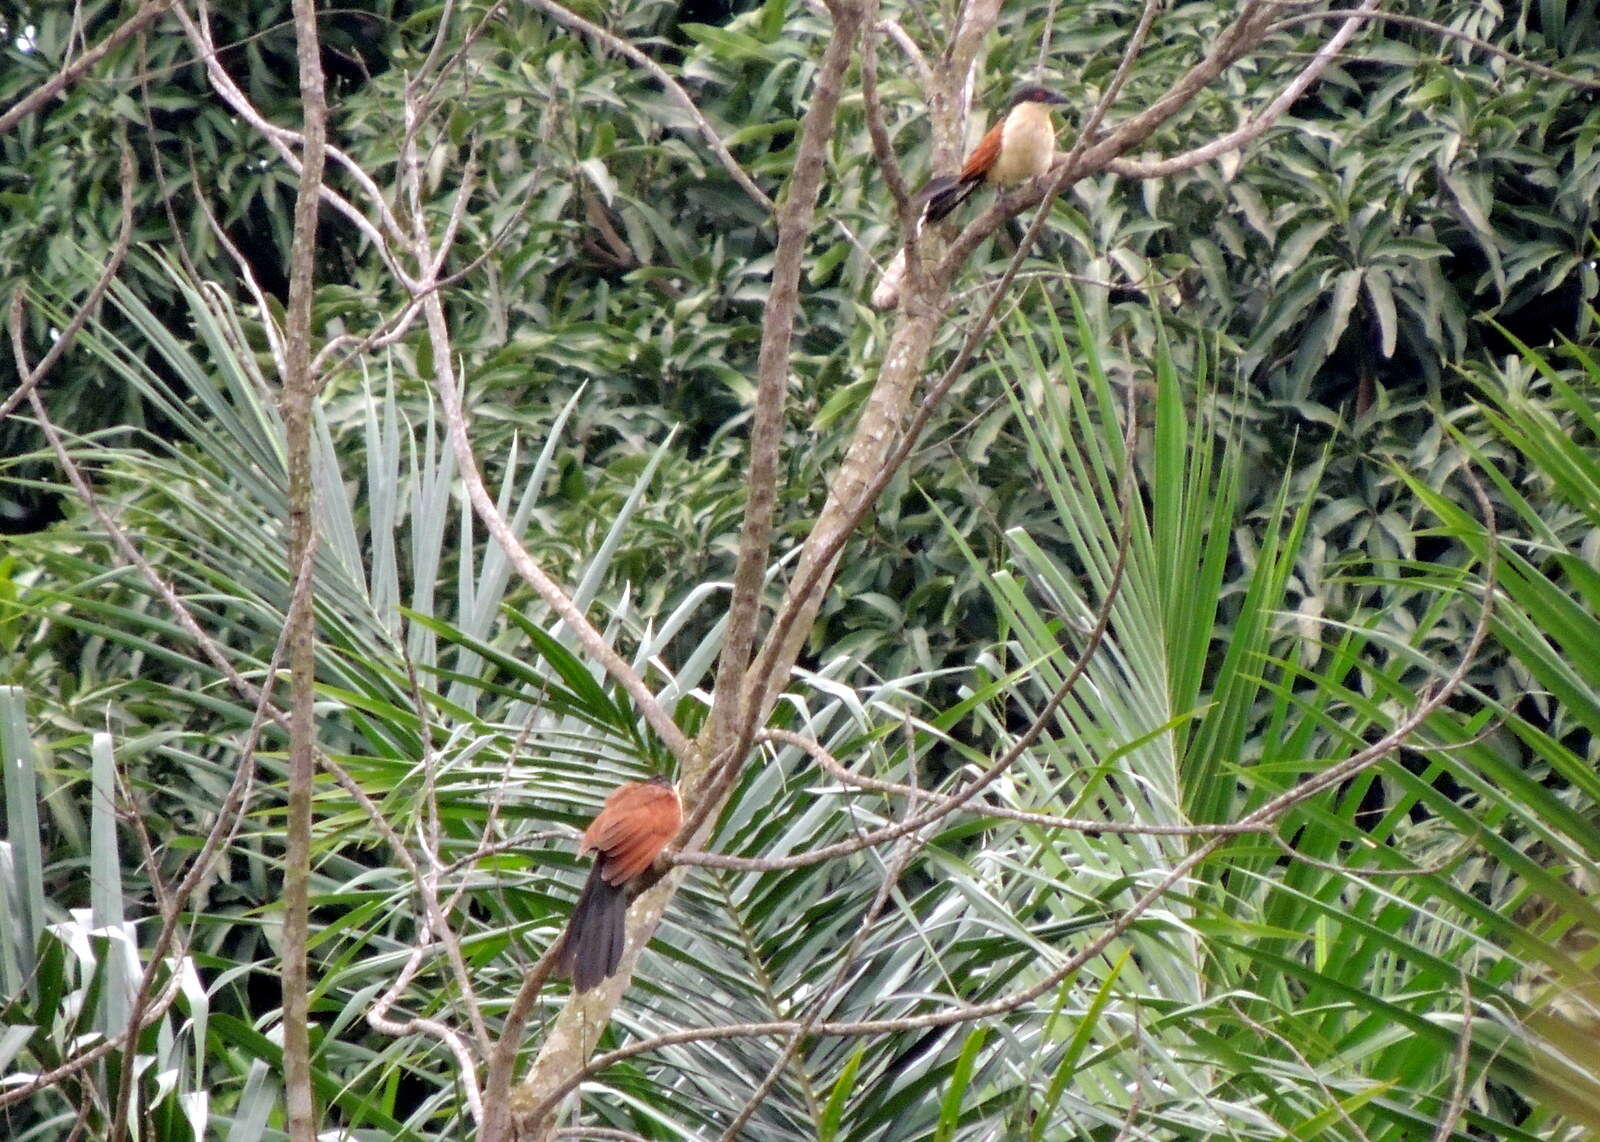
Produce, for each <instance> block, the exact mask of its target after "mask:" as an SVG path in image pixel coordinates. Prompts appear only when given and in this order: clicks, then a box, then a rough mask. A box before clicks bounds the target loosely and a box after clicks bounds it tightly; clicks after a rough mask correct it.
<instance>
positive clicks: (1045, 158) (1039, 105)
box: [872, 84, 1067, 309]
mask: <svg viewBox="0 0 1600 1142" xmlns="http://www.w3.org/2000/svg"><path fill="white" fill-rule="evenodd" d="M1065 102H1067V100H1066V99H1065V98H1064V97H1062V96H1060V95H1057V94H1056V93H1055V92H1053V91H1051V90H1050V89H1049V88H1047V87H1040V86H1038V85H1036V84H1035V85H1030V86H1028V87H1024V88H1023V89H1022V90H1021V91H1019V92H1017V94H1016V95H1015V97H1013V99H1012V101H1011V107H1010V109H1009V110H1008V111H1007V112H1006V114H1005V117H1004V118H1003V119H1001V120H1000V122H998V123H996V124H995V125H994V126H993V127H991V128H989V131H988V133H986V134H985V135H984V136H983V138H982V139H980V140H978V145H977V146H975V147H973V148H972V151H971V153H970V154H968V155H967V160H966V162H964V163H963V164H962V165H961V172H960V173H959V174H957V175H955V176H954V177H950V176H944V177H941V178H935V179H932V180H930V181H929V182H928V184H927V185H926V186H924V187H923V188H922V189H921V190H920V191H919V192H918V193H917V201H918V202H919V203H920V204H921V205H922V214H921V216H920V218H919V219H918V221H917V235H918V236H920V235H921V233H922V227H923V226H926V225H928V224H930V223H935V222H939V221H942V220H943V219H944V218H946V217H948V216H949V214H950V213H951V211H953V210H955V208H956V207H958V206H960V205H961V204H962V203H963V202H965V201H966V200H967V199H968V198H971V197H972V195H973V194H974V193H975V192H976V191H977V189H978V188H979V187H980V186H994V187H1001V188H1003V187H1010V186H1016V185H1018V184H1020V183H1024V182H1027V181H1028V180H1029V179H1033V178H1038V177H1039V176H1040V175H1042V174H1044V173H1045V171H1047V170H1049V169H1050V164H1051V163H1053V162H1054V161H1055V157H1056V127H1055V123H1054V121H1053V120H1052V119H1051V117H1050V108H1051V107H1052V106H1053V105H1055V104H1058V103H1065ZM905 257H906V255H905V251H904V250H901V251H900V252H899V254H897V255H896V256H895V259H894V261H892V262H891V263H890V264H889V268H888V269H887V270H885V271H884V274H883V277H882V278H880V279H879V281H878V286H877V288H876V289H874V290H873V291H872V304H873V305H874V306H876V307H877V308H878V309H889V308H891V307H893V306H894V305H896V304H897V303H898V302H899V300H900V286H901V284H902V283H903V281H904V278H905Z"/></svg>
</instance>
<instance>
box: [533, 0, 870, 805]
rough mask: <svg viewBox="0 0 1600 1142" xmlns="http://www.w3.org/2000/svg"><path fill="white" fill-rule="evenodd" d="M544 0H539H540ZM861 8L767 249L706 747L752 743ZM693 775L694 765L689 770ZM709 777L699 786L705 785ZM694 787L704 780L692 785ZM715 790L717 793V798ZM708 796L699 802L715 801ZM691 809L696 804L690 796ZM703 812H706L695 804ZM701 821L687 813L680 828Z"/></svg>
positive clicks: (825, 74) (828, 66)
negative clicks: (828, 192) (750, 712)
mask: <svg viewBox="0 0 1600 1142" xmlns="http://www.w3.org/2000/svg"><path fill="white" fill-rule="evenodd" d="M536 2H542V0H536ZM862 18H863V13H862V10H861V9H860V8H859V7H857V6H855V5H843V6H841V7H840V8H839V9H838V10H837V11H836V12H835V14H834V25H833V35H832V36H831V37H830V38H829V40H828V48H827V51H826V52H824V53H823V57H822V66H821V67H819V68H818V69H817V82H816V86H815V87H814V88H813V90H812V92H811V98H810V105H809V106H808V107H807V109H806V114H805V117H804V119H803V120H802V121H801V126H800V147H799V152H798V154H797V155H796V157H795V165H794V171H793V173H792V174H791V175H790V177H789V183H788V186H787V188H786V190H785V192H784V197H783V205H782V207H780V208H779V211H778V248H777V251H776V252H775V254H774V257H773V266H772V288H771V290H770V291H769V292H768V294H767V303H766V306H765V308H764V310H763V312H762V319H761V349H760V353H759V355H758V357H757V360H756V402H755V422H754V424H753V426H752V428H751V432H750V461H749V467H748V478H747V481H746V484H747V486H748V488H749V494H748V496H747V499H746V501H745V510H744V523H743V527H742V528H741V530H740V535H739V560H738V564H737V565H736V567H735V568H734V573H733V596H732V599H731V601H730V602H729V604H728V626H727V631H726V634H725V635H724V637H723V644H722V653H721V654H720V655H719V656H718V659H717V681H716V689H715V693H714V696H713V699H712V727H711V737H710V739H709V741H708V742H707V743H706V745H707V746H708V747H709V748H707V749H706V753H707V754H713V753H717V752H719V751H721V750H722V749H723V748H725V747H726V746H728V745H729V744H732V745H733V751H734V756H736V757H737V756H741V755H742V754H743V753H744V752H746V751H748V750H749V748H750V746H749V734H748V733H742V732H740V727H742V726H743V725H744V724H745V723H746V719H745V718H744V716H743V710H742V709H741V708H740V703H741V701H742V700H743V694H742V685H741V681H742V679H743V677H744V672H745V669H746V668H747V667H748V666H749V663H750V649H751V646H752V644H753V643H754V641H755V627H756V618H757V616H758V615H759V613H760V609H761V593H762V589H763V587H764V586H765V585H766V572H767V559H768V556H769V555H770V554H771V549H772V518H773V513H774V510H775V508H776V504H777V499H778V460H779V451H780V447H781V445H782V443H783V440H782V437H783V421H784V410H785V408H786V407H787V401H786V400H785V397H786V395H787V390H788V386H789V347H790V344H791V342H792V341H793V338H794V322H795V312H796V310H797V309H798V307H799V304H800V270H801V268H802V265H803V263H804V259H805V250H806V239H807V237H808V236H809V235H810V233H811V224H812V219H813V217H814V216H815V213H816V204H817V195H818V194H819V193H820V192H821V189H822V175H823V169H824V167H823V160H824V159H825V157H826V155H827V151H828V143H829V141H830V140H832V138H833V130H834V116H835V112H836V111H837V109H838V106H839V98H840V96H841V95H842V94H843V83H844V72H845V68H847V67H848V66H849V64H850V60H851V57H852V56H853V55H854V54H855V46H856V37H857V34H858V33H859V31H860V28H861V24H862ZM691 776H692V777H694V778H696V779H698V778H699V777H700V774H698V773H695V774H691ZM711 789H712V787H711V785H707V786H706V787H705V789H704V790H703V791H704V792H707V793H709V792H711ZM689 792H690V793H691V794H693V795H698V794H700V793H701V792H702V789H700V788H693V789H691V790H689ZM717 800H720V798H718V799H717ZM715 805H716V801H714V800H712V799H711V798H707V804H706V805H705V807H704V808H705V812H710V811H711V810H712V809H713V808H715ZM695 810H696V813H698V812H699V810H700V806H699V805H698V804H697V805H696V806H695ZM700 818H701V819H703V814H700ZM698 823H699V821H698V820H697V819H696V816H695V814H691V817H690V821H689V824H688V826H687V829H686V831H687V832H688V833H693V832H694V830H695V828H696V826H697V825H698Z"/></svg>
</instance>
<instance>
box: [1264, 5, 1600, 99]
mask: <svg viewBox="0 0 1600 1142" xmlns="http://www.w3.org/2000/svg"><path fill="white" fill-rule="evenodd" d="M1334 19H1359V20H1382V21H1384V22H1386V23H1390V24H1404V25H1406V26H1407V27H1412V28H1421V29H1423V30H1424V31H1428V32H1432V33H1433V34H1434V35H1436V36H1445V37H1447V38H1449V39H1452V40H1460V41H1461V42H1462V43H1464V44H1467V45H1469V46H1471V47H1474V48H1477V49H1478V50H1479V51H1481V52H1486V53H1488V54H1489V55H1492V56H1495V57H1496V58H1498V59H1503V60H1505V61H1506V62H1507V63H1509V64H1511V65H1513V66H1515V67H1518V68H1521V69H1522V70H1524V71H1529V72H1532V73H1533V74H1534V75H1537V76H1539V77H1540V78H1541V79H1553V80H1556V81H1557V82H1558V83H1570V84H1572V85H1573V86H1575V87H1584V88H1588V89H1589V90H1590V91H1600V80H1597V79H1585V78H1584V77H1583V76H1581V75H1569V74H1567V73H1566V72H1564V71H1557V70H1556V69H1555V68H1553V67H1546V66H1545V65H1544V64H1542V63H1535V62H1534V61H1533V60H1531V59H1527V58H1525V57H1523V56H1519V55H1518V54H1517V53H1516V52H1511V51H1507V50H1506V49H1505V48H1502V47H1499V46H1497V45H1495V44H1491V43H1490V42H1489V41H1488V40H1481V39H1479V38H1478V37H1477V36H1473V35H1468V34H1467V33H1466V32H1463V31H1460V30H1459V29H1457V28H1452V27H1450V26H1449V25H1448V24H1441V23H1439V22H1438V21H1437V20H1428V19H1425V18H1423V17H1422V16H1410V15H1407V14H1406V13H1404V12H1384V11H1379V10H1375V9H1372V8H1368V7H1365V6H1363V7H1361V8H1326V9H1323V10H1322V11H1318V12H1300V13H1296V14H1295V15H1293V16H1285V17H1284V18H1283V19H1281V20H1279V21H1278V22H1277V23H1275V24H1273V25H1272V30H1273V31H1277V30H1278V29H1280V28H1288V27H1291V26H1293V25H1295V24H1308V23H1311V22H1313V21H1316V20H1334Z"/></svg>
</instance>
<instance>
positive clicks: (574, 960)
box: [555, 860, 628, 991]
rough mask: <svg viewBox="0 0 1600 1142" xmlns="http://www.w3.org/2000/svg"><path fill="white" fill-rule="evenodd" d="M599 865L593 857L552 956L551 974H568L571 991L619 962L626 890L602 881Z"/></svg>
mask: <svg viewBox="0 0 1600 1142" xmlns="http://www.w3.org/2000/svg"><path fill="white" fill-rule="evenodd" d="M601 864H602V862H601V861H599V860H596V861H595V862H594V867H593V868H591V869H590V870H589V879H588V880H586V881H584V883H583V892H582V893H580V894H579V896H578V903H577V905H576V906H575V907H574V908H573V909H572V919H571V920H569V921H567V931H566V934H565V935H564V936H562V937H561V951H560V952H559V953H557V955H556V964H555V974H556V975H557V976H569V977H570V978H571V979H572V987H573V990H575V991H588V990H589V989H590V988H591V987H594V986H595V985H596V984H598V983H599V982H600V981H601V980H603V979H605V978H606V977H607V976H609V975H611V974H613V973H614V972H615V971H616V970H617V965H618V964H620V963H621V962H622V943H623V937H624V935H625V934H626V925H625V921H626V919H627V915H628V893H627V890H626V889H625V888H623V887H621V886H620V885H611V884H607V883H606V882H605V878H604V877H602V876H601V875H600V865H601Z"/></svg>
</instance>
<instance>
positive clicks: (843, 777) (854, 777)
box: [685, 729, 1267, 864]
mask: <svg viewBox="0 0 1600 1142" xmlns="http://www.w3.org/2000/svg"><path fill="white" fill-rule="evenodd" d="M756 740H757V741H770V742H781V743H782V744H784V745H791V746H794V747H795V748H796V749H799V750H803V751H804V752H805V753H807V754H809V755H810V756H811V757H812V759H813V760H815V761H816V763H817V764H818V765H820V766H821V767H822V768H823V769H824V770H825V771H826V772H827V773H828V774H829V775H830V776H832V777H834V778H837V779H838V780H840V781H842V782H844V783H845V784H846V785H853V786H855V787H856V788H858V789H867V790H871V791H872V792H875V793H887V794H890V795H892V796H895V797H907V798H910V799H911V800H913V801H936V802H940V803H943V802H944V801H945V800H946V795H945V794H942V793H935V792H933V791H932V790H929V789H921V788H919V787H917V786H915V785H902V784H900V783H899V782H897V781H885V780H883V779H882V778H877V777H867V776H864V775H862V774H859V773H853V772H851V771H850V770H849V769H846V768H845V767H844V765H842V764H841V763H840V762H839V759H838V758H836V757H834V756H833V755H832V754H831V753H829V752H828V751H827V749H826V748H824V747H823V745H822V743H821V742H818V741H816V740H815V739H813V738H808V737H806V736H805V735H804V734H797V733H795V732H794V731H793V730H779V729H766V730H762V731H761V732H760V733H759V734H757V735H756ZM959 810H960V812H963V813H971V814H972V815H973V816H977V817H999V818H1002V819H1005V820H1009V821H1021V822H1023V823H1024V824H1028V825H1040V826H1043V827H1045V828H1052V829H1067V830H1069V831H1071V832H1075V833H1114V834H1132V835H1137V836H1157V837H1213V836H1222V835H1229V834H1238V833H1261V832H1266V831H1267V829H1266V826H1264V825H1255V826H1244V825H1142V824H1124V823H1122V822H1119V821H1104V820H1095V819H1094V818H1092V817H1063V816H1060V815H1058V814H1055V813H1036V812H1031V811H1029V810H1026V809H1009V808H1007V807H1005V806H1004V805H991V804H989V803H988V802H985V801H979V802H975V803H969V804H964V805H961V806H960V807H959ZM712 855H717V854H712ZM685 863H689V864H697V863H699V861H698V859H697V858H690V859H687V860H686V862H685Z"/></svg>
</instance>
